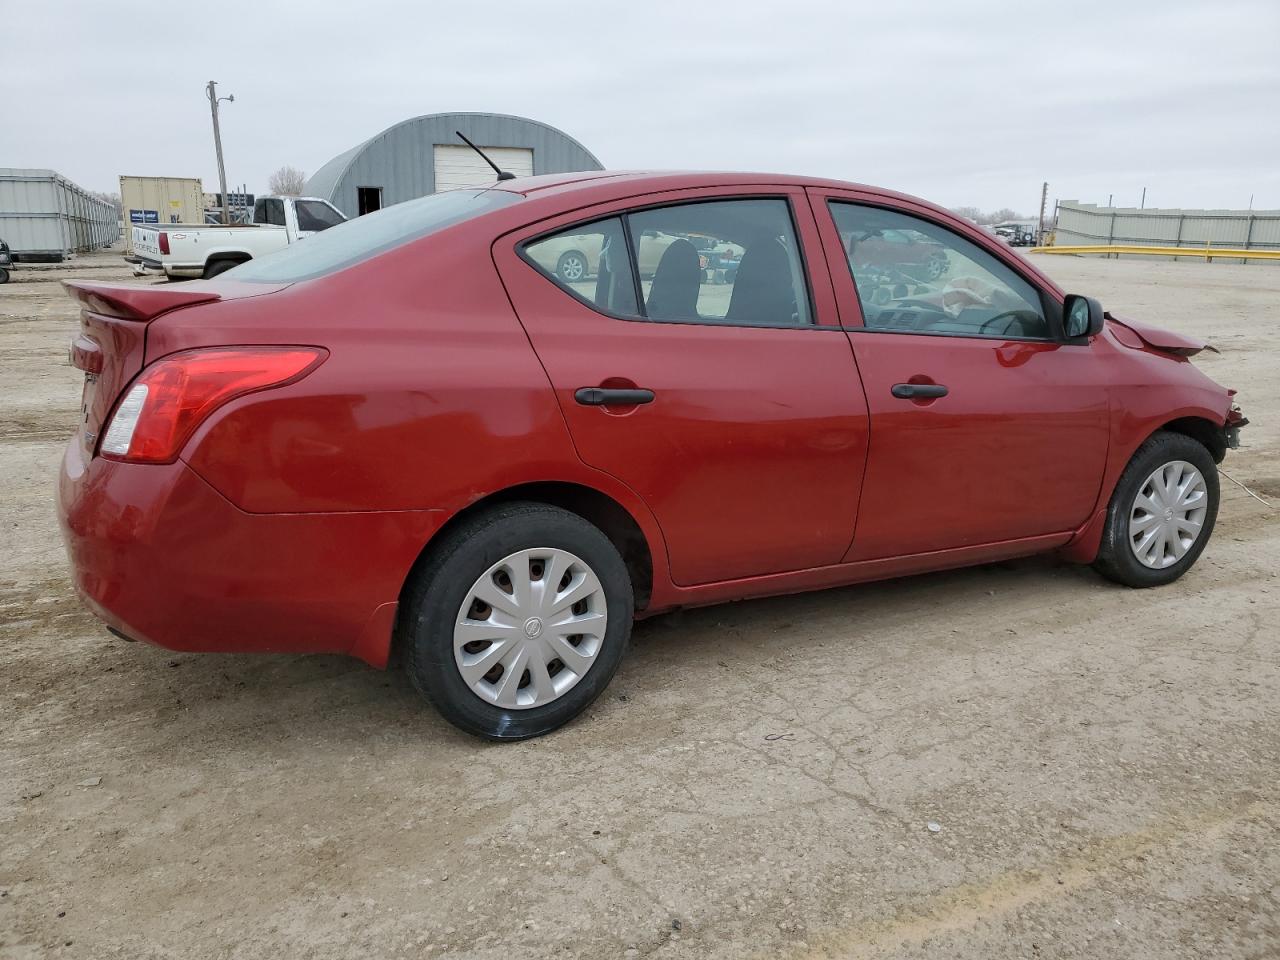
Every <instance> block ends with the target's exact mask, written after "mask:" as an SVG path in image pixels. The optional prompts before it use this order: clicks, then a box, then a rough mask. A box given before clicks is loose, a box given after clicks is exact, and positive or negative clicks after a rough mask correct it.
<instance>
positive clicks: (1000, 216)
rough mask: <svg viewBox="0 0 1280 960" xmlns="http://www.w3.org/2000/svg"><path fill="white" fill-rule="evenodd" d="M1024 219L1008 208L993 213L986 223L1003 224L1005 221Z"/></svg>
mask: <svg viewBox="0 0 1280 960" xmlns="http://www.w3.org/2000/svg"><path fill="white" fill-rule="evenodd" d="M1025 219H1028V218H1026V217H1023V216H1020V215H1019V214H1018V211H1016V210H1010V209H1009V208H1008V207H1001V208H1000V209H999V210H997V211H996V212H995V213H993V214H991V219H990V220H988V221H987V222H988V223H1004V222H1005V221H1006V220H1025Z"/></svg>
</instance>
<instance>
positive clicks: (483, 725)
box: [402, 503, 634, 740]
mask: <svg viewBox="0 0 1280 960" xmlns="http://www.w3.org/2000/svg"><path fill="white" fill-rule="evenodd" d="M406 603H407V605H406V609H405V612H406V617H405V620H404V622H403V625H402V630H403V631H404V641H405V650H406V658H405V660H406V666H407V668H408V671H409V676H410V678H411V679H412V681H413V683H414V685H415V686H416V687H417V688H418V690H419V691H420V692H421V693H422V694H423V695H425V696H426V698H427V699H428V700H430V701H431V703H433V704H434V705H435V706H436V708H437V709H438V710H439V711H440V713H441V714H442V715H443V716H444V717H445V719H446V720H448V721H449V722H450V723H452V724H454V725H455V726H457V727H459V728H461V729H462V730H465V731H467V732H468V733H473V734H476V735H477V736H481V737H487V738H489V739H492V740H521V739H525V738H527V737H535V736H538V735H540V734H543V733H548V732H550V731H552V730H554V729H556V728H557V727H560V726H562V725H563V724H565V723H568V722H569V721H570V720H572V719H573V718H574V717H576V716H577V715H578V714H579V713H581V712H582V711H583V710H584V709H586V707H587V706H588V705H589V704H590V703H591V702H592V701H593V700H595V699H596V697H598V696H599V695H600V693H601V692H602V691H603V690H604V688H605V687H606V686H608V684H609V681H610V679H612V677H613V674H614V672H615V671H616V670H617V668H618V664H619V663H620V662H621V660H622V654H623V651H624V649H625V647H626V644H627V640H628V638H629V637H630V635H631V621H632V616H633V613H634V607H633V605H634V599H633V595H632V587H631V578H630V576H629V574H628V572H627V568H626V565H625V564H624V563H623V560H622V557H621V556H620V555H619V553H618V550H617V548H616V547H615V546H614V545H613V543H612V542H611V541H610V540H609V539H608V537H606V536H605V535H604V534H603V533H601V532H600V530H598V529H597V528H596V527H594V526H593V525H591V524H590V523H588V522H587V521H586V520H583V519H582V518H581V517H579V516H577V515H576V514H573V513H569V512H568V511H566V510H561V509H559V508H557V507H552V506H548V505H546V504H540V503H510V504H503V505H501V506H499V507H496V508H494V509H493V510H490V511H487V512H485V513H483V514H480V515H478V516H476V517H474V518H472V519H470V520H469V521H467V522H465V523H463V524H461V525H460V526H458V527H457V528H455V529H454V530H452V531H450V532H449V533H448V534H446V535H445V537H444V538H443V539H442V541H441V542H440V543H439V544H438V545H437V546H436V547H435V548H434V550H433V553H432V557H431V560H430V561H429V563H428V564H427V565H426V566H425V568H424V569H422V570H421V571H419V573H418V574H417V575H416V577H415V580H414V582H413V584H412V585H411V588H410V591H409V596H408V597H407V600H406Z"/></svg>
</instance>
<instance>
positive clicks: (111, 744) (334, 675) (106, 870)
mask: <svg viewBox="0 0 1280 960" xmlns="http://www.w3.org/2000/svg"><path fill="white" fill-rule="evenodd" d="M1038 262H1041V263H1042V264H1043V265H1044V266H1045V267H1046V269H1048V271H1049V272H1050V273H1052V274H1053V275H1054V276H1055V277H1057V278H1059V279H1060V280H1061V282H1063V283H1064V284H1065V285H1066V286H1067V287H1068V289H1071V290H1076V291H1079V292H1088V293H1094V294H1096V295H1098V296H1099V297H1100V298H1101V299H1102V301H1103V303H1104V304H1106V305H1107V306H1108V307H1109V308H1111V309H1113V310H1116V311H1117V312H1119V313H1121V314H1129V315H1132V316H1135V317H1139V318H1143V319H1148V320H1151V321H1153V322H1156V323H1160V324H1163V325H1166V326H1169V327H1172V328H1174V329H1179V330H1185V331H1189V332H1197V333H1201V334H1204V335H1207V336H1210V337H1211V338H1213V340H1214V341H1215V342H1216V343H1217V344H1218V345H1219V346H1220V347H1221V348H1222V351H1223V352H1222V355H1221V356H1213V355H1208V356H1205V357H1203V359H1202V360H1201V359H1198V360H1197V362H1203V366H1204V368H1205V369H1206V370H1207V371H1208V372H1209V373H1210V374H1211V375H1212V376H1214V377H1215V378H1216V379H1218V380H1219V381H1220V382H1223V383H1225V384H1227V385H1230V386H1234V387H1237V388H1238V389H1239V390H1240V399H1241V402H1242V404H1243V405H1244V407H1245V411H1246V413H1247V414H1248V415H1249V416H1250V417H1251V418H1252V419H1253V421H1254V422H1253V425H1251V426H1250V427H1248V428H1247V429H1246V430H1245V432H1244V438H1245V444H1246V445H1245V447H1244V448H1243V449H1241V450H1239V451H1237V452H1235V453H1233V454H1232V455H1231V456H1230V457H1229V458H1228V460H1227V462H1226V464H1225V467H1226V469H1227V470H1228V471H1229V472H1230V473H1231V475H1232V476H1234V477H1235V478H1236V479H1238V480H1240V481H1242V482H1244V483H1246V484H1248V485H1249V486H1250V487H1251V488H1252V489H1253V490H1254V491H1256V492H1257V493H1258V494H1259V495H1261V496H1262V497H1264V498H1266V499H1268V500H1271V501H1280V397H1278V391H1277V389H1276V388H1277V386H1278V385H1280V375H1278V374H1277V369H1278V368H1280V346H1277V344H1276V333H1275V331H1276V329H1277V327H1280V269H1275V268H1272V267H1268V266H1258V265H1251V266H1240V265H1229V264H1221V263H1214V264H1204V263H1163V262H1159V263H1157V262H1139V261H1134V260H1123V261H1120V260H1114V261H1113V260H1081V259H1068V258H1052V257H1042V258H1040V260H1039V261H1038ZM73 276H93V277H97V278H111V279H117V278H120V279H123V278H125V277H126V276H127V274H126V272H125V270H124V269H123V268H122V266H121V261H120V260H119V257H118V254H104V255H100V256H95V257H85V258H82V259H80V260H79V261H77V262H76V263H75V264H74V265H68V266H65V267H63V268H59V269H47V270H40V271H34V270H32V271H19V272H17V273H16V274H15V277H14V281H13V282H12V283H10V284H9V285H8V286H4V287H0V396H2V397H3V403H2V404H0V481H2V482H3V488H4V490H5V493H6V496H5V498H4V503H3V507H2V508H0V510H2V514H0V522H2V523H3V529H4V531H5V534H6V536H5V540H4V542H5V544H7V546H6V547H5V548H4V550H3V551H2V552H0V774H2V775H0V956H3V957H5V958H27V957H45V956H68V957H95V958H96V957H127V958H130V960H139V958H150V957H171V958H182V960H191V958H197V957H199V958H204V957H219V958H232V957H234V958H246V960H247V958H261V957H301V956H306V957H321V958H330V957H332V958H343V960H348V958H351V957H384V956H385V957H439V956H448V957H461V958H477V960H478V958H495V960H497V958H503V960H506V958H524V957H530V958H533V957H550V956H566V957H568V956H574V957H578V956H581V957H591V958H611V957H634V956H656V957H661V958H686V957H699V958H701V957H712V958H726V960H728V958H733V960H738V958H744V957H753V956H758V957H771V958H772V957H786V958H797V960H798V958H809V957H931V958H932V957H948V958H975V960H976V958H982V960H991V958H1004V957H1022V958H1048V957H1091V958H1092V957H1115V958H1121V957H1123V958H1148V957H1150V958H1160V960H1173V958H1183V957H1186V958H1191V957H1196V958H1199V957H1214V958H1223V957H1252V958H1261V957H1275V956H1278V955H1280V893H1278V892H1277V884H1276V877H1277V876H1280V844H1278V843H1277V842H1276V830H1277V828H1278V827H1280V788H1278V787H1277V780H1278V775H1280V722H1278V721H1280V586H1278V584H1277V565H1278V564H1280V522H1278V520H1280V506H1277V507H1268V506H1265V505H1264V504H1262V503H1260V502H1259V501H1258V500H1255V499H1252V498H1250V497H1249V496H1248V495H1247V494H1246V493H1245V492H1244V491H1243V490H1241V489H1240V488H1239V487H1236V486H1234V485H1232V484H1230V483H1226V482H1224V496H1223V504H1222V512H1221V516H1220V519H1219V525H1218V529H1217V531H1216V533H1215V536H1214V539H1213V542H1212V543H1211V544H1210V546H1209V548H1208V551H1207V552H1206V554H1205V555H1204V557H1203V558H1202V559H1201V561H1200V563H1199V565H1198V566H1197V567H1196V568H1195V569H1194V570H1193V571H1192V572H1191V573H1190V574H1189V575H1188V576H1187V577H1185V578H1184V579H1183V580H1181V581H1180V582H1178V583H1177V584H1174V585H1173V586H1170V587H1167V588H1164V589H1161V590H1155V591H1145V592H1135V591H1131V590H1128V589H1125V588H1122V587H1117V586H1114V585H1111V584H1108V583H1105V582H1103V581H1102V580H1101V579H1099V578H1098V577H1096V576H1095V575H1093V574H1092V573H1091V572H1090V571H1089V570H1087V569H1079V568H1074V567H1067V566H1061V565H1057V564H1055V563H1053V562H1049V561H1028V562H1018V563H1011V564H999V565H996V566H990V567H982V568H977V569H971V570H965V571H960V572H954V573H946V574H937V575H931V576H924V577H917V578H914V579H909V580H901V581H894V582H890V583H883V584H873V585H868V586H860V587H855V588H848V589H840V590H832V591H827V592H824V593H818V594H812V595H808V596H802V597H792V598H785V599H778V600H768V601H753V602H747V603H739V604H734V605H730V606H721V607H714V608H709V609H703V610H696V611H689V612H684V613H679V614H673V615H670V616H665V617H660V618H657V619H655V620H652V621H649V622H646V623H643V624H641V625H640V626H639V627H638V628H637V631H636V639H635V644H634V647H633V650H632V652H631V654H630V657H629V659H628V660H627V661H626V662H625V663H624V665H623V667H622V670H621V672H620V673H619V675H618V677H617V679H616V680H615V682H614V684H613V686H612V688H611V689H610V691H609V694H608V695H607V696H606V697H605V698H604V699H602V700H601V701H600V702H599V703H598V704H597V705H596V706H595V707H594V708H593V709H591V710H590V711H589V712H588V713H587V714H586V715H585V716H584V717H583V718H582V719H581V720H579V721H578V722H576V723H574V724H573V725H572V726H570V727H569V728H568V729H566V730H564V731H562V732H560V733H558V734H555V735H552V736H550V737H547V738H544V739H541V740H537V741H533V742H528V743H521V744H515V745H502V746H494V745H486V744H483V743H480V742H478V741H475V740H472V739H470V738H467V737H465V736H464V735H462V734H460V733H457V732H455V731H454V730H453V729H452V728H451V727H448V726H447V725H446V724H445V723H444V722H443V721H441V720H439V719H438V718H437V717H436V716H435V715H434V713H432V712H431V711H430V710H429V709H427V708H426V707H424V706H423V705H421V704H420V703H419V701H418V700H417V699H416V697H415V696H414V694H413V693H412V691H411V690H410V689H409V686H408V684H407V682H406V681H405V680H404V679H403V678H402V677H401V676H400V675H398V674H387V673H379V672H377V671H374V670H371V669H369V668H368V667H366V666H364V665H362V664H360V663H358V662H355V661H349V660H346V659H341V658H334V657H278V656H272V657H257V658H254V657H232V656H193V655H180V654H172V653H168V652H166V651H163V650H158V649H154V648H151V647H146V646H143V645H140V644H129V643H125V642H122V641H119V640H116V639H115V638H113V637H111V636H110V635H108V634H107V633H106V632H105V631H104V630H103V629H101V628H100V627H99V626H98V625H97V623H96V622H95V621H94V620H93V619H92V618H90V617H89V616H88V615H87V614H85V613H84V612H82V610H81V609H80V607H79V606H78V604H77V602H76V600H75V598H74V597H73V596H72V594H71V591H70V588H69V586H68V581H67V576H66V571H65V568H64V559H63V553H62V546H61V542H60V541H59V538H58V534H57V530H56V525H55V522H54V519H53V503H52V493H53V482H54V476H55V472H56V468H57V462H58V458H59V455H60V450H61V447H62V444H63V443H64V442H65V438H66V437H67V436H68V435H69V433H70V431H71V429H72V424H73V421H74V418H75V413H76V409H77V402H78V398H79V392H80V388H79V382H80V376H79V375H78V374H77V373H76V372H75V371H74V370H72V369H71V368H70V367H68V366H66V364H65V355H66V346H67V343H68V341H69V340H70V338H71V336H72V335H73V333H74V331H75V328H76V311H75V309H74V308H73V307H72V304H71V301H70V300H69V299H67V298H66V297H65V296H64V295H63V294H62V292H61V290H60V288H59V287H58V286H57V283H56V280H58V279H62V278H67V277H73ZM99 778H100V780H99ZM88 784H93V785H88ZM930 822H933V823H935V824H936V825H938V826H939V827H940V829H939V830H937V831H936V832H934V831H932V830H931V829H930V828H929V827H928V824H929V823H930Z"/></svg>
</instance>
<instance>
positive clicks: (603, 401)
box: [573, 387, 653, 407]
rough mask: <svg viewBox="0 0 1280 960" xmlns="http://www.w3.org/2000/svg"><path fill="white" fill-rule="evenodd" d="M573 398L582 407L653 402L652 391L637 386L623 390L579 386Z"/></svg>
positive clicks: (631, 405) (625, 405)
mask: <svg viewBox="0 0 1280 960" xmlns="http://www.w3.org/2000/svg"><path fill="white" fill-rule="evenodd" d="M573 399H575V400H577V401H578V402H579V403H580V404H582V405H583V406H584V407H608V406H617V407H633V406H635V405H636V404H638V403H653V391H652V390H643V389H639V388H633V389H627V390H623V389H614V388H610V387H579V388H578V389H577V391H576V392H575V393H574V395H573Z"/></svg>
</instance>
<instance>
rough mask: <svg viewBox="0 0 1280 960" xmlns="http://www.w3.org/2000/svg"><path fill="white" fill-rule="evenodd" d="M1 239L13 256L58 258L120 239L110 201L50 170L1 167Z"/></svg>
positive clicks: (32, 258)
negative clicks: (93, 194)
mask: <svg viewBox="0 0 1280 960" xmlns="http://www.w3.org/2000/svg"><path fill="white" fill-rule="evenodd" d="M0 238H3V239H4V241H5V242H6V243H8V244H9V248H10V250H11V251H12V252H13V254H14V257H15V259H20V260H62V259H64V258H65V257H69V256H71V255H72V254H75V253H87V252H88V251H90V250H97V249H100V248H102V247H109V246H110V245H111V244H113V243H114V242H115V241H116V240H118V239H119V238H120V220H119V217H118V215H117V214H116V208H115V205H114V204H111V203H107V202H106V201H105V200H98V199H97V198H95V197H92V196H90V195H89V192H88V191H87V190H85V189H84V188H83V187H79V186H77V185H76V184H74V183H72V182H71V181H70V180H68V179H67V178H66V177H63V176H59V175H58V174H57V173H55V172H54V171H52V170H26V169H20V168H12V167H0Z"/></svg>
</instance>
